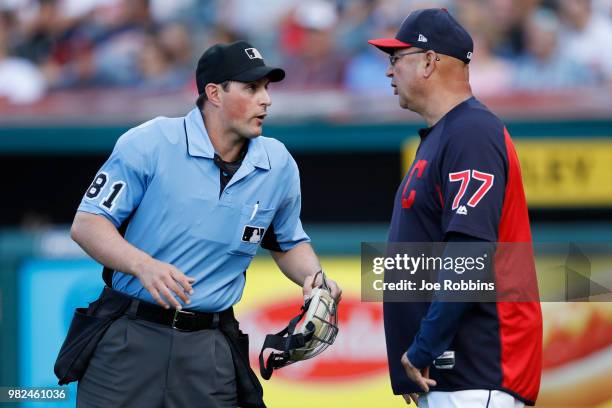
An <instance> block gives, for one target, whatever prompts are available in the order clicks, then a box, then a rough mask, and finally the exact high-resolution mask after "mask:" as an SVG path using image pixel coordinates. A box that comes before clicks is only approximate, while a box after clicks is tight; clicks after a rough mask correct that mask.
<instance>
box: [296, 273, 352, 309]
mask: <svg viewBox="0 0 612 408" xmlns="http://www.w3.org/2000/svg"><path fill="white" fill-rule="evenodd" d="M325 281H326V282H327V285H328V286H329V289H330V291H329V293H330V295H331V297H332V298H334V300H335V301H336V303H339V302H340V300H342V289H340V286H338V284H337V283H336V281H335V280H332V279H329V278H327V277H326V278H325ZM322 284H323V274H322V273H316V274H314V275H309V276H307V277H306V279H304V285H302V293H303V294H304V299H307V298H309V297H310V295H311V293H312V289H314V288H317V287H319V286H321V285H322Z"/></svg>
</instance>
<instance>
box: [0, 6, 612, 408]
mask: <svg viewBox="0 0 612 408" xmlns="http://www.w3.org/2000/svg"><path fill="white" fill-rule="evenodd" d="M421 7H446V8H448V9H449V11H451V13H453V15H454V16H455V17H456V18H457V19H458V20H459V21H460V22H462V23H463V24H464V25H465V26H466V28H467V29H468V31H470V32H471V34H472V36H473V38H474V41H475V52H474V57H473V60H472V62H471V64H470V80H471V84H472V87H473V91H474V93H475V95H476V96H477V97H478V98H479V99H481V100H482V101H483V102H484V103H485V104H487V105H488V106H489V107H490V108H491V109H492V110H493V111H494V112H495V113H497V114H498V115H500V116H501V117H502V118H503V120H504V121H505V123H506V124H507V127H508V130H509V131H510V133H511V135H512V136H513V138H514V140H515V142H516V145H517V149H518V152H519V156H520V159H521V165H522V170H523V177H524V183H525V188H526V191H527V195H528V202H529V207H530V217H531V221H532V229H533V234H534V240H535V241H538V242H590V243H601V242H607V243H610V242H612V92H611V91H612V47H611V46H610V44H611V42H612V1H611V0H518V1H517V0H515V1H512V0H488V1H485V0H447V1H417V0H335V1H332V0H328V1H324V0H308V1H298V0H260V1H253V0H224V1H221V0H219V1H214V0H208V1H207V0H201V1H198V0H174V1H166V0H0V181H1V184H0V186H1V187H0V191H1V194H0V199H1V201H2V204H1V211H0V299H1V303H0V328H1V332H0V341H1V343H0V363H1V366H0V386H2V385H4V386H17V385H22V386H48V385H52V384H53V379H54V377H53V374H52V363H53V360H54V358H55V355H56V353H57V350H58V349H59V345H60V344H61V341H62V339H63V335H64V333H65V331H66V330H67V327H68V324H69V319H70V314H71V310H72V308H74V307H76V306H77V305H83V304H85V302H87V301H91V300H92V299H94V298H95V297H96V296H97V291H98V290H99V289H100V288H101V279H100V276H99V275H100V270H101V268H100V266H99V265H97V264H95V263H94V262H93V261H91V260H89V259H88V258H87V257H86V256H85V255H84V254H83V253H82V252H81V251H80V249H79V248H78V247H77V246H76V245H75V244H74V243H72V242H71V241H70V239H69V236H68V228H69V225H70V222H71V220H72V218H73V216H74V212H75V210H76V207H77V206H78V203H79V201H80V199H81V197H82V195H83V192H84V191H85V189H86V187H87V186H88V185H89V183H90V182H91V180H92V179H93V176H94V174H95V172H96V171H97V169H98V168H99V167H100V165H101V164H102V163H103V162H104V160H105V159H106V158H107V157H108V155H109V153H110V151H111V150H112V148H113V145H114V143H115V141H116V139H117V138H118V137H119V136H120V135H121V134H122V133H123V132H124V131H126V130H127V129H129V128H130V127H132V126H134V125H137V124H139V123H142V122H143V121H146V120H149V119H151V118H153V117H155V116H160V115H162V116H180V115H184V114H185V113H186V112H187V111H188V110H190V109H191V108H192V107H193V106H194V102H195V99H196V96H197V95H196V87H195V81H194V78H193V71H194V67H195V64H196V61H197V59H198V57H199V56H200V54H201V53H202V52H203V50H204V49H206V48H207V47H208V46H210V45H212V44H214V43H216V42H226V41H232V40H235V39H247V40H249V41H250V42H252V44H253V45H254V46H256V47H257V48H258V49H259V50H260V51H261V52H262V54H263V55H264V57H265V59H266V62H267V64H269V65H280V66H282V67H284V68H285V70H286V72H287V77H286V79H285V81H283V82H282V83H279V84H273V85H271V87H270V89H271V96H272V102H273V104H272V107H271V108H270V115H269V117H268V119H267V122H266V124H265V126H264V134H265V135H267V136H272V137H276V138H278V139H279V140H281V141H283V142H284V143H285V144H286V145H287V147H288V148H289V150H290V151H291V153H292V154H293V155H294V157H295V158H296V160H297V162H298V165H299V167H300V172H301V177H302V196H303V203H302V207H303V210H302V220H303V222H304V224H305V226H306V229H307V232H309V234H310V235H311V236H312V238H313V244H314V246H315V248H316V249H317V251H318V252H319V253H320V254H321V255H322V261H323V265H324V267H325V268H326V269H327V270H328V272H329V273H330V274H332V275H334V276H335V277H337V278H338V280H340V281H341V282H342V283H343V285H344V286H345V288H346V290H345V300H344V301H343V309H342V310H341V324H342V325H343V326H344V329H343V330H341V334H340V336H339V338H338V342H339V345H338V346H336V347H334V348H332V349H330V350H329V351H326V353H325V354H324V355H322V356H321V357H320V360H315V361H314V362H309V363H304V364H303V367H298V366H297V365H296V367H297V368H290V369H287V371H286V372H285V374H280V375H278V376H276V375H275V377H274V379H273V380H272V381H270V382H268V383H266V384H265V387H266V388H265V389H266V395H267V399H268V401H269V404H270V406H272V407H276V406H278V407H289V406H292V407H293V406H295V407H299V406H306V402H305V401H308V402H309V403H312V402H313V401H315V400H316V399H317V398H319V399H320V402H321V404H323V405H322V406H336V405H340V404H347V405H350V406H355V407H361V406H363V407H369V406H399V405H402V404H403V400H401V398H397V397H392V396H391V395H390V393H391V391H390V386H389V381H388V379H387V374H386V360H385V358H386V357H385V349H384V338H383V337H382V331H381V328H382V326H381V324H382V320H381V310H380V305H378V304H368V303H361V302H360V301H359V294H360V292H359V273H360V272H359V249H360V242H362V241H384V240H385V239H386V232H387V226H388V222H389V220H390V214H391V208H392V201H393V196H394V193H395V189H396V188H397V186H398V184H399V182H400V181H401V179H402V177H403V175H404V172H405V169H406V168H407V166H409V165H410V163H411V161H412V157H413V155H414V150H415V148H416V146H417V144H416V143H417V141H416V138H417V130H418V129H419V128H420V127H424V126H425V124H424V122H423V121H422V120H421V119H420V118H419V117H418V116H416V115H415V114H413V113H411V112H408V111H403V110H401V109H400V108H399V107H398V106H397V99H396V98H395V97H394V96H393V92H392V88H391V87H390V81H389V79H388V78H386V77H385V76H384V72H385V69H386V67H387V64H388V60H387V58H386V56H385V55H384V54H382V53H380V52H378V51H377V50H376V49H374V48H373V47H371V46H368V45H367V43H366V40H367V39H369V38H376V37H383V36H394V35H395V32H396V30H397V28H398V27H399V25H400V24H401V21H402V20H403V18H404V17H405V16H406V15H407V14H408V13H409V12H410V11H411V10H413V9H416V8H421ZM153 233H154V232H153ZM263 252H265V251H263ZM606 256H607V255H606ZM608 258H611V257H608ZM608 260H610V259H608ZM609 264H610V262H608V264H606V265H609ZM606 268H608V266H606V267H604V269H603V273H602V275H601V276H604V278H606V277H607V278H611V276H612V270H611V269H606ZM279 281H283V278H282V277H281V276H280V273H279V272H278V271H277V270H276V268H275V267H274V266H273V265H272V264H271V263H270V260H269V257H268V256H267V254H265V253H262V251H260V253H259V254H258V256H257V258H256V260H255V262H254V265H253V267H252V268H251V269H250V271H249V280H248V286H247V290H246V292H245V296H244V300H243V302H241V303H240V305H239V307H238V312H239V317H240V318H241V320H242V321H243V323H244V325H245V326H246V327H247V328H250V331H251V332H253V333H255V335H254V336H252V337H253V341H252V343H253V344H252V351H253V353H256V352H258V349H259V347H260V345H261V340H262V339H263V335H264V334H265V333H269V332H273V331H277V330H280V329H281V328H282V327H284V325H285V324H286V321H287V320H288V318H289V317H290V316H291V315H292V314H294V313H297V311H298V309H299V303H300V293H299V290H298V289H297V288H295V287H293V286H291V285H290V284H289V283H286V285H283V284H284V283H285V282H283V284H279ZM603 283H604V284H605V282H603ZM607 284H608V286H607V287H610V284H612V282H610V281H609V280H608V282H607ZM271 299H274V300H271ZM544 313H545V350H544V352H545V371H544V373H543V386H542V393H541V399H540V402H541V403H540V404H539V406H550V407H560V406H568V407H574V406H592V407H603V406H612V405H611V404H612V389H611V388H610V387H609V384H611V383H612V371H611V370H610V369H609V367H610V366H611V364H610V362H612V347H611V344H612V309H611V308H610V306H609V304H607V303H593V302H592V303H589V304H587V303H571V304H562V303H555V304H546V305H544ZM262 322H263V323H262ZM281 372H282V371H281ZM315 385H316V386H317V388H316V389H317V393H316V394H317V395H313V394H315V393H313V389H314V386H315ZM317 401H319V400H317ZM71 405H74V400H73V401H72V402H71V403H69V404H67V405H65V406H71Z"/></svg>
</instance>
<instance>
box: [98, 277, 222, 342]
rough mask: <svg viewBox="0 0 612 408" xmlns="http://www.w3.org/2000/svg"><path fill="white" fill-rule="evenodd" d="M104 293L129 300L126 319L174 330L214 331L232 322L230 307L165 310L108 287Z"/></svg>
mask: <svg viewBox="0 0 612 408" xmlns="http://www.w3.org/2000/svg"><path fill="white" fill-rule="evenodd" d="M104 291H105V294H106V296H121V297H128V298H130V299H131V303H130V306H129V307H128V308H127V310H126V312H125V314H126V315H127V316H128V317H130V318H134V319H142V320H146V321H149V322H153V323H157V324H162V325H164V326H169V327H172V328H173V329H175V330H180V331H186V332H192V331H198V330H207V329H216V328H218V327H219V325H225V324H229V323H231V322H233V321H234V310H233V308H231V307H230V308H229V309H226V310H224V311H222V312H211V313H209V312H198V311H195V310H175V309H165V308H163V307H161V306H158V305H156V304H153V303H149V302H145V301H143V300H140V299H137V298H134V297H131V296H127V295H125V294H123V293H121V292H118V291H116V290H114V289H110V288H108V287H106V288H105V289H104Z"/></svg>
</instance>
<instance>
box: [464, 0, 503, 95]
mask: <svg viewBox="0 0 612 408" xmlns="http://www.w3.org/2000/svg"><path fill="white" fill-rule="evenodd" d="M489 13H490V9H489V8H488V7H483V5H482V4H481V3H480V2H479V1H465V2H462V3H461V7H459V8H458V18H459V21H462V22H464V24H465V27H466V28H467V30H468V32H470V33H471V34H472V39H473V41H474V56H473V57H472V61H471V62H470V85H471V86H472V91H473V92H474V95H477V96H479V97H486V96H490V95H500V94H503V93H504V92H509V91H510V89H511V86H512V67H511V63H510V62H509V61H508V60H506V59H504V58H501V57H499V56H497V55H496V54H495V53H494V52H493V44H495V43H497V42H498V41H497V40H496V38H497V36H498V35H499V32H498V31H497V27H495V23H496V22H495V21H494V20H493V19H492V18H490V15H489Z"/></svg>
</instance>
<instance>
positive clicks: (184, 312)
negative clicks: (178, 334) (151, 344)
mask: <svg viewBox="0 0 612 408" xmlns="http://www.w3.org/2000/svg"><path fill="white" fill-rule="evenodd" d="M181 314H184V315H187V316H195V313H194V312H188V311H185V310H175V311H174V318H173V319H172V328H173V329H174V330H178V331H191V330H185V329H181V328H180V327H178V326H177V324H176V323H177V322H178V321H179V316H180V315H181Z"/></svg>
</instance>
